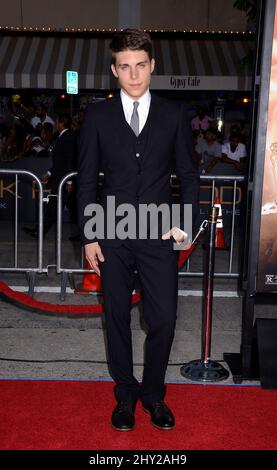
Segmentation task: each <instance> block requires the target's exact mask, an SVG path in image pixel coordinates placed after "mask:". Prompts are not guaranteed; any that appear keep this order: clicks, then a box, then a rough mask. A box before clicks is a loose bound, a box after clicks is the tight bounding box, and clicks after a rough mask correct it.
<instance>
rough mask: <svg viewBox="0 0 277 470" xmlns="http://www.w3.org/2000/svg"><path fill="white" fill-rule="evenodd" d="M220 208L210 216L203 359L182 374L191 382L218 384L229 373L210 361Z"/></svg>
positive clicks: (188, 366)
mask: <svg viewBox="0 0 277 470" xmlns="http://www.w3.org/2000/svg"><path fill="white" fill-rule="evenodd" d="M217 217H218V208H217V207H212V208H211V210H210V214H209V225H208V236H209V246H208V253H207V260H206V272H205V289H204V305H203V322H202V358H201V359H197V360H194V361H191V362H189V363H187V364H184V365H183V366H182V367H181V374H182V375H183V376H184V377H186V378H187V379H190V380H197V381H202V382H217V381H220V380H225V379H227V378H228V376H229V372H228V371H227V370H226V369H225V368H224V367H223V366H222V365H221V364H219V363H218V362H216V361H212V360H211V359H210V354H211V331H212V305H213V280H214V258H215V236H216V222H217Z"/></svg>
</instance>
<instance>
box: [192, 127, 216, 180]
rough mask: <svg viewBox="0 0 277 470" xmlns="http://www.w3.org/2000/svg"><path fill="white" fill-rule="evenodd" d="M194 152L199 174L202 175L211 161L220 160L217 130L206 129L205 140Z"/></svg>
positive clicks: (202, 140)
mask: <svg viewBox="0 0 277 470" xmlns="http://www.w3.org/2000/svg"><path fill="white" fill-rule="evenodd" d="M195 152H196V156H197V159H198V164H199V172H200V173H201V174H202V175H204V174H205V173H207V169H208V168H209V167H210V165H211V163H212V161H213V160H214V159H215V158H217V159H219V158H221V145H220V143H219V142H218V141H217V129H216V128H214V127H213V128H212V127H211V128H210V129H207V131H206V133H205V138H204V139H201V141H200V142H199V143H198V144H197V145H196V146H195Z"/></svg>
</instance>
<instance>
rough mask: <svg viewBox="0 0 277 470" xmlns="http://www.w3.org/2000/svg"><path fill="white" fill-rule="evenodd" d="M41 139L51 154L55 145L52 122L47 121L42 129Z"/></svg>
mask: <svg viewBox="0 0 277 470" xmlns="http://www.w3.org/2000/svg"><path fill="white" fill-rule="evenodd" d="M41 140H42V145H43V147H44V148H45V149H46V150H47V152H48V154H49V156H50V155H52V152H53V148H54V145H55V141H56V139H55V135H54V126H53V125H52V124H51V123H50V122H45V123H44V124H43V125H42V129H41Z"/></svg>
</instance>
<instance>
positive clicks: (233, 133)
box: [229, 132, 241, 140]
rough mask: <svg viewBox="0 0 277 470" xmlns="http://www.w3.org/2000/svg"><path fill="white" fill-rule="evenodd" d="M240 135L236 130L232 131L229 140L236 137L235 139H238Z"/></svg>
mask: <svg viewBox="0 0 277 470" xmlns="http://www.w3.org/2000/svg"><path fill="white" fill-rule="evenodd" d="M240 138H241V136H240V134H239V133H238V132H232V133H231V134H230V136H229V140H233V139H236V140H240Z"/></svg>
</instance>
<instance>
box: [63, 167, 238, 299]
mask: <svg viewBox="0 0 277 470" xmlns="http://www.w3.org/2000/svg"><path fill="white" fill-rule="evenodd" d="M76 175H77V173H76V172H72V173H70V174H68V175H66V176H65V177H64V178H63V179H62V180H61V182H60V185H59V189H58V204H57V243H56V249H57V252H56V260H57V273H58V274H61V295H60V296H61V299H62V300H64V298H65V292H66V285H67V280H68V275H69V274H71V273H76V274H85V273H91V272H93V271H92V270H89V269H84V268H64V267H63V266H62V208H63V203H62V191H63V187H64V184H65V183H66V181H68V180H69V179H71V178H72V177H74V176H76ZM174 178H176V176H175V175H172V176H171V179H172V180H173V179H174ZM200 180H201V182H202V183H207V182H208V183H209V182H211V187H210V188H211V198H210V204H211V205H213V204H214V201H215V195H216V189H217V186H216V184H217V183H220V182H221V183H226V182H227V183H232V188H233V196H232V202H231V206H232V222H231V239H230V253H229V259H228V266H227V269H226V272H215V274H214V275H215V277H220V278H229V279H236V278H238V277H239V272H234V271H233V255H234V234H235V211H236V193H237V187H238V183H243V182H244V181H245V177H244V176H239V175H238V176H206V175H203V176H202V175H201V176H200ZM83 262H84V253H83V249H82V251H81V265H82V266H83ZM203 276H204V272H201V271H192V270H190V263H189V260H188V262H187V264H186V268H185V270H184V271H179V277H199V278H202V277H203Z"/></svg>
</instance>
